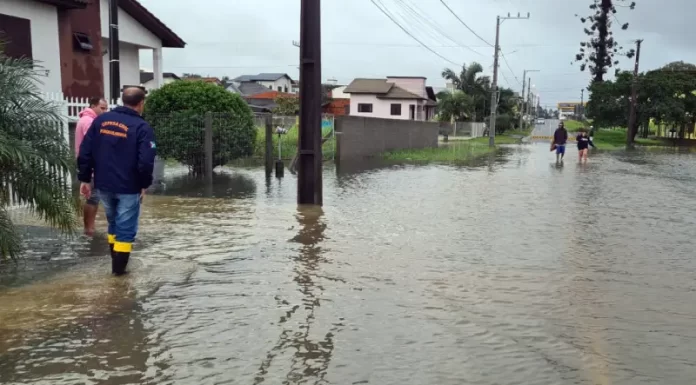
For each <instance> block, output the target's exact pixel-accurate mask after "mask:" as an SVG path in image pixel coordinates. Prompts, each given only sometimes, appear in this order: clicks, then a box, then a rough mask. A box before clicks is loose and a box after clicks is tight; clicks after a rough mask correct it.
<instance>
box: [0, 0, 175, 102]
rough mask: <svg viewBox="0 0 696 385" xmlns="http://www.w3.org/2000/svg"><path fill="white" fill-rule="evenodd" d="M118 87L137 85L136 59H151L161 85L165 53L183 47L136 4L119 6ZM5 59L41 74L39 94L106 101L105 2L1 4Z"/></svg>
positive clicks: (16, 0) (125, 0) (20, 0)
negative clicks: (26, 61)
mask: <svg viewBox="0 0 696 385" xmlns="http://www.w3.org/2000/svg"><path fill="white" fill-rule="evenodd" d="M118 17H119V42H120V43H119V51H120V80H121V81H120V84H121V85H139V84H140V55H141V54H149V55H152V57H153V81H154V83H155V85H154V87H158V86H160V85H162V84H163V82H164V78H163V73H162V50H163V48H183V47H184V45H185V43H184V41H183V40H182V39H181V38H180V37H179V36H177V35H176V34H175V33H174V32H173V31H172V30H171V29H169V28H168V27H167V26H166V25H164V23H162V21H160V20H159V19H158V18H157V17H155V16H154V15H153V14H152V13H150V12H149V11H148V10H147V9H145V7H143V6H142V5H141V4H140V3H139V2H138V1H137V0H120V1H119V14H118ZM0 33H1V34H2V35H3V40H5V47H4V51H5V54H7V55H8V56H12V57H27V58H30V59H33V60H35V61H37V62H39V65H40V66H41V68H42V71H41V72H40V73H41V74H42V75H44V76H45V77H43V78H42V86H41V87H42V90H43V91H45V92H52V93H61V92H62V93H63V94H65V95H66V96H73V97H94V96H107V97H108V96H109V95H110V90H109V80H110V77H109V52H108V47H109V39H108V36H109V2H108V0H0Z"/></svg>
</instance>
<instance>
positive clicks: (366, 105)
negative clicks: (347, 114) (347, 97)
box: [358, 103, 372, 113]
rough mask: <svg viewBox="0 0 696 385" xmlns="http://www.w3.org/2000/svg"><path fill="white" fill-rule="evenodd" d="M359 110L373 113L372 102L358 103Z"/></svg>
mask: <svg viewBox="0 0 696 385" xmlns="http://www.w3.org/2000/svg"><path fill="white" fill-rule="evenodd" d="M358 112H365V113H372V103H358Z"/></svg>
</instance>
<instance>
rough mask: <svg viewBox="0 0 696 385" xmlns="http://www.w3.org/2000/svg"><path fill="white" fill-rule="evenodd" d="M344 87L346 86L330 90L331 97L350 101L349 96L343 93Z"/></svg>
mask: <svg viewBox="0 0 696 385" xmlns="http://www.w3.org/2000/svg"><path fill="white" fill-rule="evenodd" d="M346 87H348V86H340V87H336V88H334V89H333V90H331V97H332V98H334V99H350V94H347V93H345V92H343V91H345V90H346Z"/></svg>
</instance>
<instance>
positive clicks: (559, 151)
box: [552, 122, 568, 163]
mask: <svg viewBox="0 0 696 385" xmlns="http://www.w3.org/2000/svg"><path fill="white" fill-rule="evenodd" d="M566 142H568V131H567V130H566V129H565V126H564V125H563V122H560V123H559V124H558V128H557V129H556V132H554V133H553V143H552V147H554V148H555V149H556V163H560V162H562V161H563V157H564V156H565V146H566Z"/></svg>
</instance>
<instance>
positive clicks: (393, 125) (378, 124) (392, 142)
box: [335, 116, 439, 162]
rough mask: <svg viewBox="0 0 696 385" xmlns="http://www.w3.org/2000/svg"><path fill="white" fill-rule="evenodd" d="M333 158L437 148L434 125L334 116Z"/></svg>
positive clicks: (436, 124) (436, 134) (346, 158)
mask: <svg viewBox="0 0 696 385" xmlns="http://www.w3.org/2000/svg"><path fill="white" fill-rule="evenodd" d="M335 130H336V136H337V139H336V149H337V154H336V159H337V161H339V162H340V161H345V160H357V159H363V158H367V157H371V156H376V155H379V154H381V153H383V152H386V151H391V150H400V149H407V148H428V147H437V139H438V131H439V125H438V123H435V122H420V121H414V120H396V119H380V118H365V117H361V116H336V118H335Z"/></svg>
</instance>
